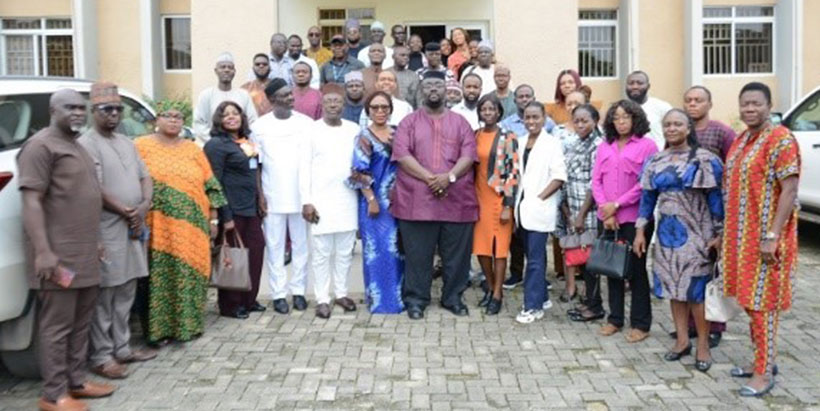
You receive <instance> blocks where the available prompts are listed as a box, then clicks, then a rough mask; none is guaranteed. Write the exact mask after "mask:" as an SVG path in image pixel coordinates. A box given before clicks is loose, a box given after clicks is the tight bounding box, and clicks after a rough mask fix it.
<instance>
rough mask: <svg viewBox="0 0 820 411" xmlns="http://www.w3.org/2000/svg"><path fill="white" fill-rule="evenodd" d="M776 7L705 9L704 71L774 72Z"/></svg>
mask: <svg viewBox="0 0 820 411" xmlns="http://www.w3.org/2000/svg"><path fill="white" fill-rule="evenodd" d="M773 62H774V7H767V6H763V7H761V6H737V7H705V8H704V9H703V74H743V73H774V65H773Z"/></svg>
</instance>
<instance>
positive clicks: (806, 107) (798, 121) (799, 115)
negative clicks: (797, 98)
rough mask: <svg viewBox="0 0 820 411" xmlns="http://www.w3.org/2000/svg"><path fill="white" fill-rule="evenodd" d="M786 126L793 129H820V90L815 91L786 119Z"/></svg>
mask: <svg viewBox="0 0 820 411" xmlns="http://www.w3.org/2000/svg"><path fill="white" fill-rule="evenodd" d="M786 126H787V127H789V128H790V129H791V130H792V131H818V130H820V92H817V93H814V95H813V96H811V97H810V98H808V99H807V100H806V101H805V102H803V104H801V105H800V107H799V108H798V109H797V110H795V111H794V113H793V114H792V115H790V116H789V118H787V119H786Z"/></svg>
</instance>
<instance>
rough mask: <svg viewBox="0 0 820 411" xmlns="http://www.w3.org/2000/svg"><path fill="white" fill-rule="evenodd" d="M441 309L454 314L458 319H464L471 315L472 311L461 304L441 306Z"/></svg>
mask: <svg viewBox="0 0 820 411" xmlns="http://www.w3.org/2000/svg"><path fill="white" fill-rule="evenodd" d="M441 308H444V309H445V310H447V311H449V312H451V313H453V315H455V316H457V317H464V316H467V315H469V314H470V310H468V309H467V306H466V305H464V304H461V303H458V304H456V305H453V306H449V305H444V304H441Z"/></svg>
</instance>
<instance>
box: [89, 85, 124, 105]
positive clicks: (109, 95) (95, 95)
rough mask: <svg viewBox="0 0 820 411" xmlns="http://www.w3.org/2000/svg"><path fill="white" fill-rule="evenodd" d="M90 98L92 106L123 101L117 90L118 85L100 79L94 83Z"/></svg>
mask: <svg viewBox="0 0 820 411" xmlns="http://www.w3.org/2000/svg"><path fill="white" fill-rule="evenodd" d="M89 98H90V100H91V105H92V106H96V105H98V104H119V103H121V102H122V100H121V99H120V94H119V92H118V91H117V85H116V84H114V83H109V82H106V81H99V82H96V83H94V84H92V85H91V93H89Z"/></svg>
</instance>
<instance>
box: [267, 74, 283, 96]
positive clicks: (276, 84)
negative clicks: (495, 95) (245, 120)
mask: <svg viewBox="0 0 820 411" xmlns="http://www.w3.org/2000/svg"><path fill="white" fill-rule="evenodd" d="M287 85H288V82H287V81H285V80H284V79H282V78H281V77H275V78H274V79H273V80H271V81H270V83H268V86H267V87H265V96H267V97H268V98H271V97H273V95H274V94H276V92H277V91H279V89H281V88H282V87H286V86H287Z"/></svg>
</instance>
